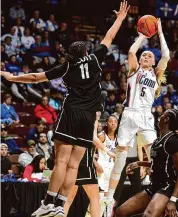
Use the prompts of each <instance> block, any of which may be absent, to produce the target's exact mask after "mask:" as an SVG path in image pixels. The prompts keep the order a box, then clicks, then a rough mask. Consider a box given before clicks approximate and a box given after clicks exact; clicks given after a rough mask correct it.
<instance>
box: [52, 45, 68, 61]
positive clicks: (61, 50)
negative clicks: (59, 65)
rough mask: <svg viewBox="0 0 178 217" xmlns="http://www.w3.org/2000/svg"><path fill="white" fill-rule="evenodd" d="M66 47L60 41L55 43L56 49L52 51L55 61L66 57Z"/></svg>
mask: <svg viewBox="0 0 178 217" xmlns="http://www.w3.org/2000/svg"><path fill="white" fill-rule="evenodd" d="M64 51H65V49H64V47H63V46H62V44H60V43H59V42H58V41H56V42H55V44H54V47H53V49H52V51H51V56H52V57H53V58H55V59H58V58H59V57H61V56H62V57H63V55H64Z"/></svg>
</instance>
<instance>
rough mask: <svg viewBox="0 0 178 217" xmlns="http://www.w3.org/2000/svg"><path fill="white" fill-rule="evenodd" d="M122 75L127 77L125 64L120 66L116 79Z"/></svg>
mask: <svg viewBox="0 0 178 217" xmlns="http://www.w3.org/2000/svg"><path fill="white" fill-rule="evenodd" d="M123 74H124V75H125V76H126V75H127V69H126V66H125V64H122V65H121V66H120V68H119V71H118V73H117V77H118V78H120V77H121V76H122V75H123Z"/></svg>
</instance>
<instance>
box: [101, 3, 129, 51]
mask: <svg viewBox="0 0 178 217" xmlns="http://www.w3.org/2000/svg"><path fill="white" fill-rule="evenodd" d="M129 8H130V6H128V7H127V1H125V0H124V1H123V2H121V4H120V10H119V11H118V12H117V11H114V13H115V14H116V16H117V19H116V20H115V22H114V24H113V25H112V26H111V28H110V29H109V30H108V31H107V33H106V35H105V37H104V39H103V40H102V41H101V44H104V45H105V46H106V47H107V48H109V47H110V45H111V43H112V41H113V40H114V38H115V36H116V34H117V32H118V30H119V28H120V26H121V24H122V22H123V20H124V19H125V18H126V15H127V12H128V10H129Z"/></svg>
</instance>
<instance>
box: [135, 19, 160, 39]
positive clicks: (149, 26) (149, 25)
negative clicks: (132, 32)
mask: <svg viewBox="0 0 178 217" xmlns="http://www.w3.org/2000/svg"><path fill="white" fill-rule="evenodd" d="M137 30H138V32H141V33H142V34H143V35H145V36H147V37H152V36H153V35H155V34H156V33H157V31H158V26H157V19H156V17H154V16H152V15H145V16H143V17H141V18H140V19H139V21H138V23H137Z"/></svg>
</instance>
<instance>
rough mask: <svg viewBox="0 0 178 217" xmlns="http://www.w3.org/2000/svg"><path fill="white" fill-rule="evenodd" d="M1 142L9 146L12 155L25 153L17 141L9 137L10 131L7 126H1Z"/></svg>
mask: <svg viewBox="0 0 178 217" xmlns="http://www.w3.org/2000/svg"><path fill="white" fill-rule="evenodd" d="M0 135H1V142H2V143H6V144H7V146H8V150H9V152H10V153H11V154H19V153H22V152H23V151H22V150H21V149H20V148H19V146H18V145H17V143H16V141H15V139H13V138H12V137H10V136H8V129H7V127H6V126H5V125H1V132H0Z"/></svg>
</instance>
